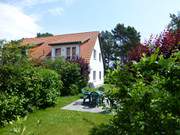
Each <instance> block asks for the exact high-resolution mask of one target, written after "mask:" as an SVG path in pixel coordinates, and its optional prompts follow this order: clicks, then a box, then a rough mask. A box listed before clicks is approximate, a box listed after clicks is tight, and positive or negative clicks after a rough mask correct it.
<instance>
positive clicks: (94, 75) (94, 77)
mask: <svg viewBox="0 0 180 135" xmlns="http://www.w3.org/2000/svg"><path fill="white" fill-rule="evenodd" d="M93 80H94V81H95V80H96V71H93Z"/></svg>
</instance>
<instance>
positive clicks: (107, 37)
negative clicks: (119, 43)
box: [100, 31, 115, 70]
mask: <svg viewBox="0 0 180 135" xmlns="http://www.w3.org/2000/svg"><path fill="white" fill-rule="evenodd" d="M100 42H101V50H102V54H103V60H104V66H105V69H106V70H107V69H109V68H110V67H111V65H110V62H111V61H113V60H115V58H114V55H113V54H114V51H115V40H114V37H113V34H112V33H111V32H109V31H102V32H101V34H100Z"/></svg>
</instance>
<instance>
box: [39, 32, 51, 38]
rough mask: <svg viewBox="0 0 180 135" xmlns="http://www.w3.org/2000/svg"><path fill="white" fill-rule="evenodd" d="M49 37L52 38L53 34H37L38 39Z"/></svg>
mask: <svg viewBox="0 0 180 135" xmlns="http://www.w3.org/2000/svg"><path fill="white" fill-rule="evenodd" d="M49 36H53V34H51V33H48V32H46V33H37V37H38V38H39V37H49Z"/></svg>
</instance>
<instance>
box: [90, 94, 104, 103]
mask: <svg viewBox="0 0 180 135" xmlns="http://www.w3.org/2000/svg"><path fill="white" fill-rule="evenodd" d="M103 100H104V93H103V92H102V91H95V92H91V104H92V105H95V106H97V105H101V104H102V103H103Z"/></svg>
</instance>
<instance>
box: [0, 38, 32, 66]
mask: <svg viewBox="0 0 180 135" xmlns="http://www.w3.org/2000/svg"><path fill="white" fill-rule="evenodd" d="M20 42H21V41H11V42H7V43H6V42H3V41H2V45H1V46H3V47H0V65H12V64H13V65H21V64H22V65H25V64H26V65H30V64H29V60H28V59H27V53H26V52H27V50H28V48H26V47H24V46H21V45H20Z"/></svg>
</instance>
